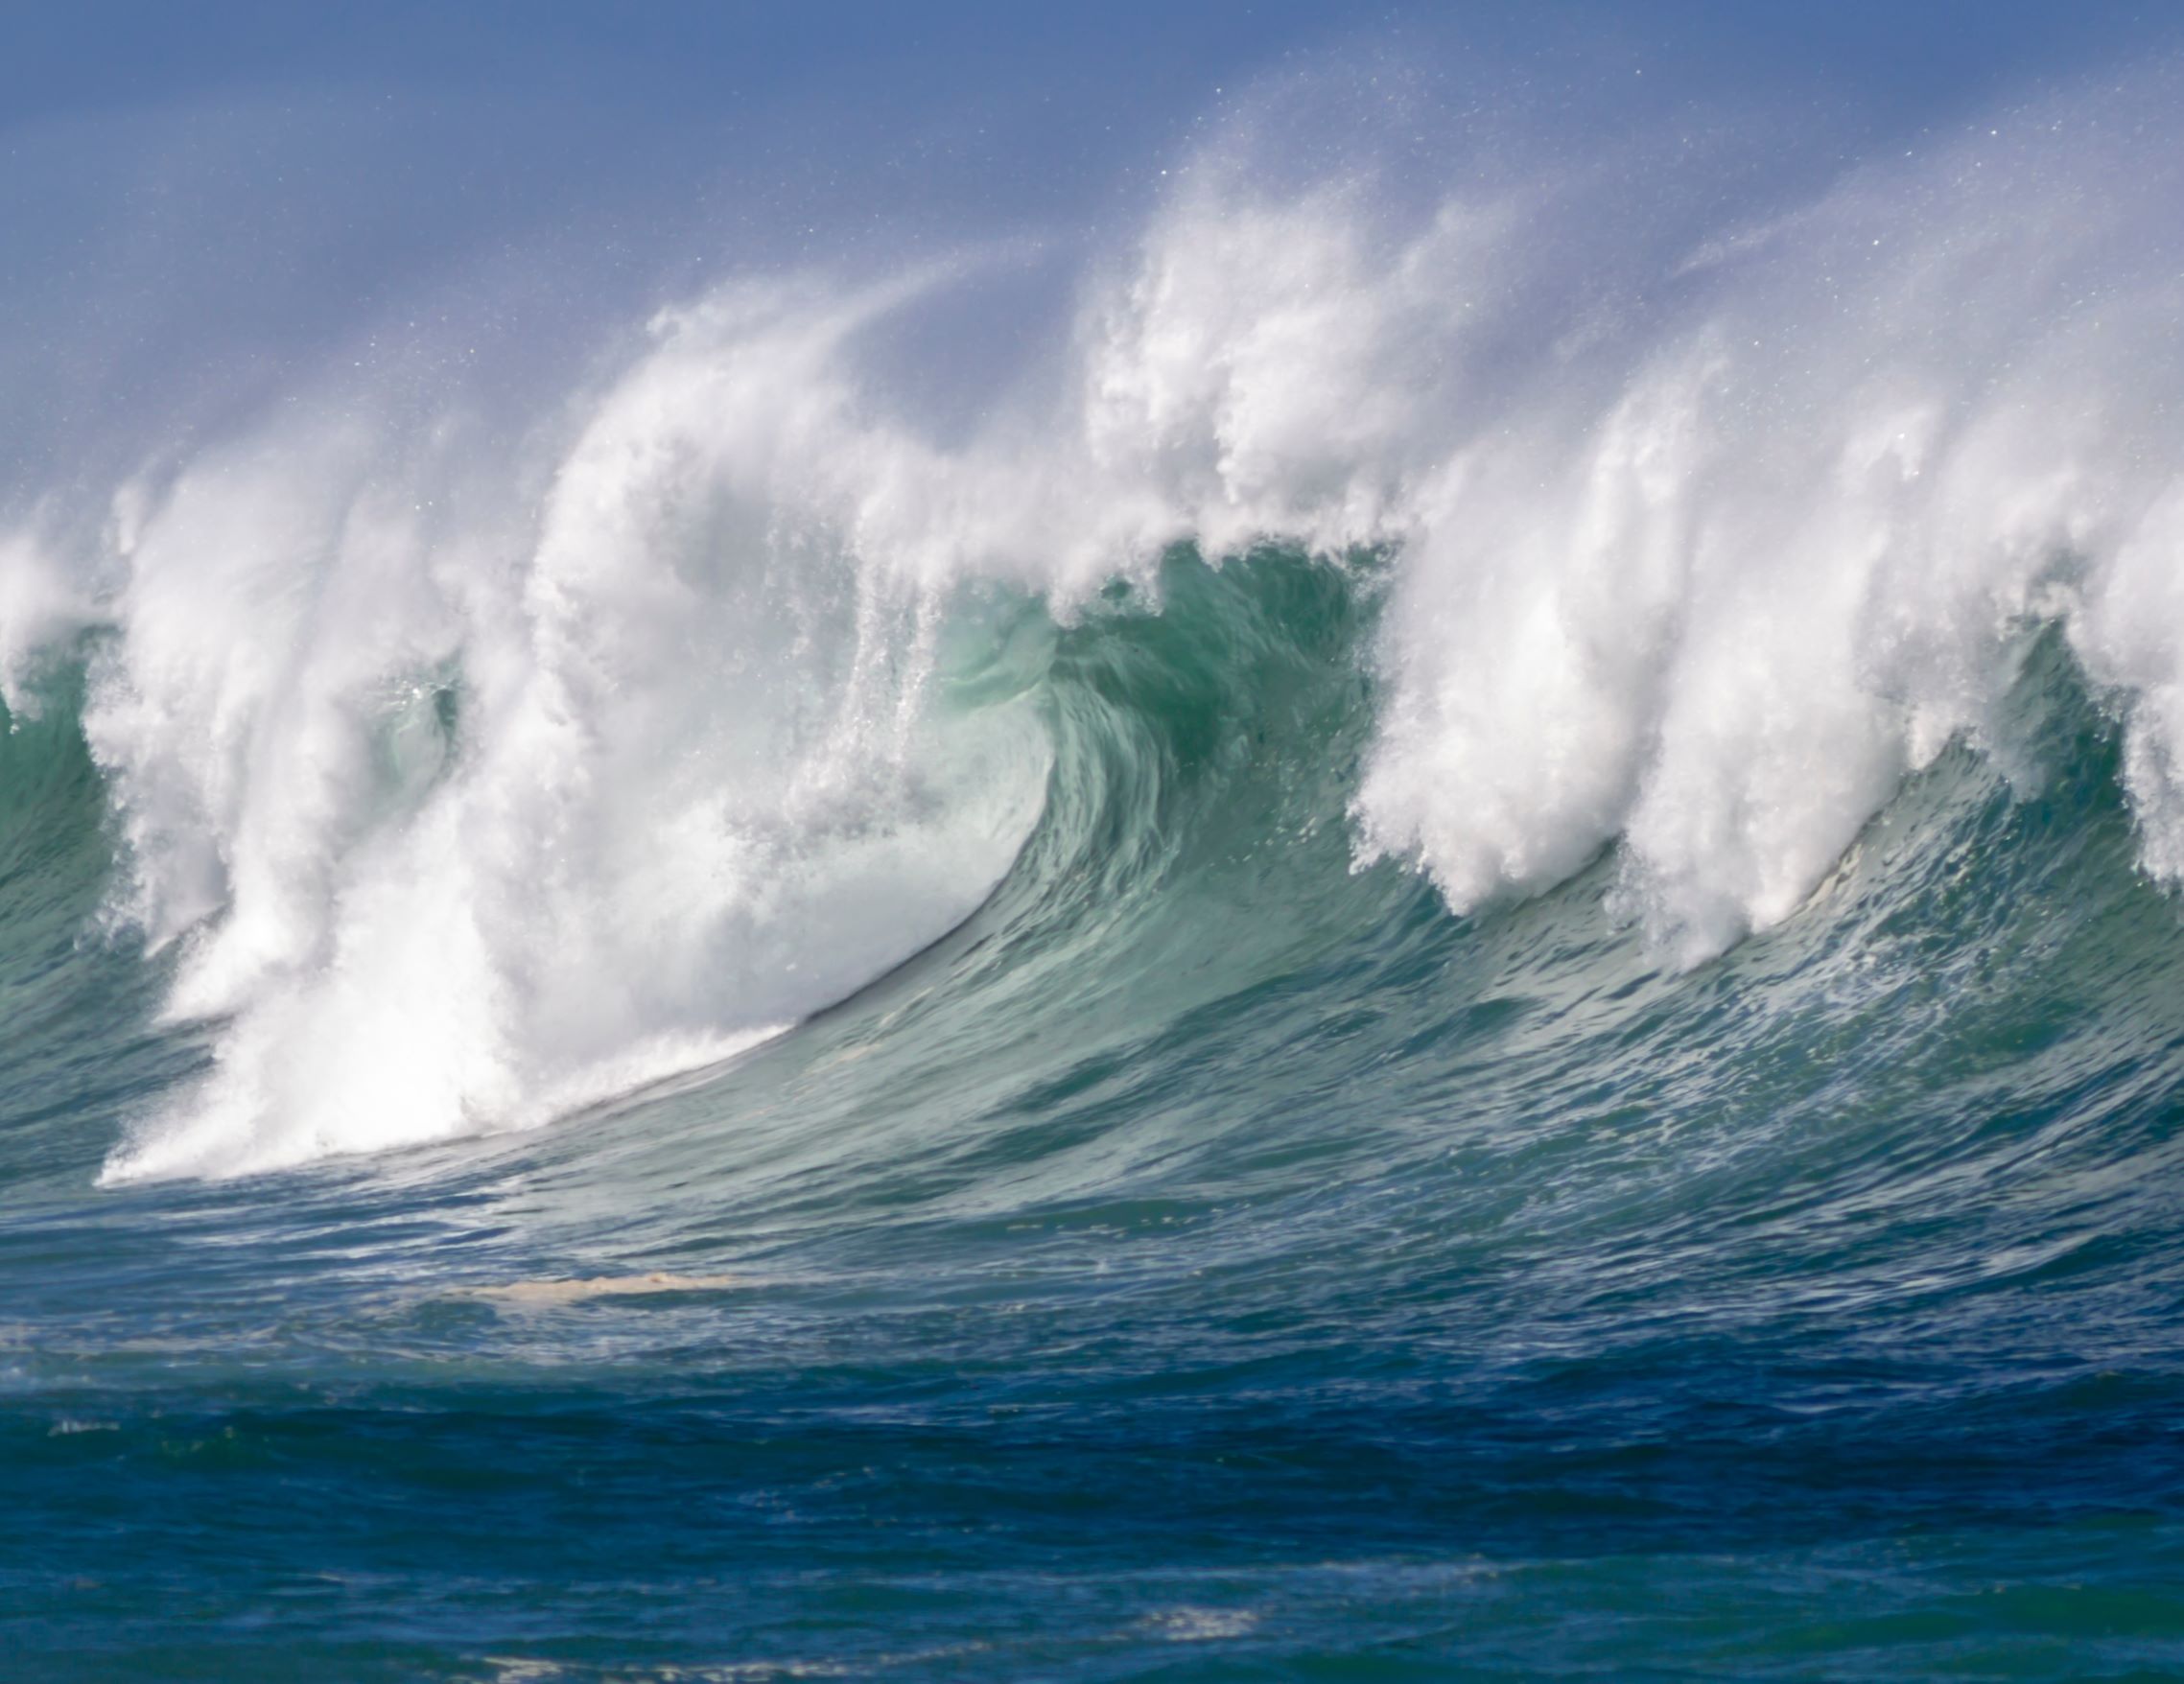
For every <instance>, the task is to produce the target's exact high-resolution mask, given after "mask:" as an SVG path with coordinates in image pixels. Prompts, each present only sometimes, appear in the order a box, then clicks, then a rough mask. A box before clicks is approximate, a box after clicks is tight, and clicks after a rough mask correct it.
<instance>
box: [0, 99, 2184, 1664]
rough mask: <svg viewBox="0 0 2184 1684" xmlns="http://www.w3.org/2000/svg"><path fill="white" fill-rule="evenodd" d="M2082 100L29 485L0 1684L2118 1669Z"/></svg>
mask: <svg viewBox="0 0 2184 1684" xmlns="http://www.w3.org/2000/svg"><path fill="white" fill-rule="evenodd" d="M2174 91H2175V84H2174V79H2173V78H2172V77H2167V76H2165V75H2163V74H2156V73H2153V72H2145V71H2141V72H2134V73H2133V76H2132V77H2130V78H2128V79H2125V80H2124V81H2123V82H2109V83H2104V84H2102V85H2101V86H2099V87H2097V88H2093V89H2090V90H2088V89H2084V88H2080V89H2077V90H2075V91H2065V92H2059V93H2055V94H2054V95H2053V96H2052V97H2048V96H2043V98H2042V100H2040V101H2034V102H2031V103H2029V104H2023V105H2012V106H2009V107H2008V108H1998V109H1996V110H1993V111H1990V112H1983V113H1981V114H1979V116H1978V117H1977V119H1976V120H1967V121H1964V122H1961V123H1956V124H1954V125H1953V126H1951V127H1949V128H1948V129H1946V131H1945V132H1942V131H1937V132H1936V133H1934V134H1932V135H1930V136H1929V137H1927V138H1926V139H1925V140H1923V141H1922V142H1920V144H1918V145H1917V146H1916V147H1914V148H1912V149H1910V150H1904V149H1894V150H1892V151H1891V152H1890V153H1889V154H1888V155H1886V156H1883V155H1879V154H1877V153H1876V154H1873V155H1862V156H1858V157H1854V158H1851V159H1849V160H1847V161H1838V162H1831V163H1830V164H1829V165H1828V167H1826V168H1824V169H1816V170H1813V171H1808V172H1807V173H1806V174H1805V175H1802V176H1800V177H1799V178H1798V179H1797V182H1796V183H1794V184H1793V186H1790V187H1784V186H1782V185H1781V183H1780V182H1779V181H1777V182H1775V184H1774V185H1773V186H1772V187H1771V188H1770V189H1769V190H1768V192H1767V193H1766V194H1761V193H1757V192H1756V191H1753V190H1748V188H1747V187H1737V188H1736V189H1735V191H1733V192H1732V191H1730V188H1729V187H1726V186H1724V185H1723V184H1724V183H1730V184H1734V183H1737V182H1742V181H1743V180H1744V177H1743V176H1742V175H1739V174H1738V171H1739V170H1740V169H1741V168H1742V165H1741V164H1740V162H1739V160H1738V157H1737V152H1738V148H1737V147H1736V146H1735V145H1733V144H1726V143H1725V144H1723V145H1722V146H1720V147H1719V148H1717V149H1716V151H1715V152H1710V153H1708V154H1707V157H1706V158H1703V159H1696V160H1694V158H1693V156H1692V155H1691V154H1690V153H1689V152H1688V150H1686V151H1684V152H1678V153H1677V156H1678V157H1679V158H1681V159H1682V160H1683V161H1682V162H1681V163H1680V164H1679V165H1678V167H1677V168H1675V169H1671V170H1667V171H1665V172H1664V171H1663V170H1662V168H1661V164H1662V159H1661V156H1660V155H1659V154H1658V153H1654V152H1646V153H1644V155H1639V153H1640V152H1643V149H1636V150H1619V151H1615V152H1611V153H1609V154H1605V155H1593V156H1582V157H1581V156H1575V155H1573V154H1572V153H1570V152H1566V151H1565V152H1547V153H1538V152H1527V151H1525V150H1524V149H1522V148H1514V149H1504V150H1502V151H1498V152H1493V153H1492V160H1493V161H1492V163H1491V168H1490V167H1488V166H1487V165H1476V166H1473V165H1467V166H1466V167H1465V168H1464V169H1462V170H1445V171H1443V170H1441V166H1440V165H1439V164H1435V165H1434V166H1433V168H1430V169H1423V170H1421V168H1420V167H1419V166H1417V164H1416V162H1415V160H1414V162H1413V163H1412V164H1410V165H1407V166H1406V167H1405V169H1406V171H1407V173H1406V174H1404V175H1402V178H1401V179H1400V180H1399V181H1396V182H1394V183H1393V184H1392V185H1391V184H1390V181H1389V180H1388V179H1385V178H1377V177H1376V178H1374V182H1368V180H1367V177H1366V175H1364V174H1361V173H1360V172H1359V170H1358V169H1357V168H1355V167H1354V160H1353V161H1351V162H1349V163H1345V164H1344V166H1343V168H1342V169H1340V170H1337V171H1333V172H1331V173H1329V172H1328V171H1325V170H1320V169H1318V168H1317V167H1316V166H1315V168H1313V169H1301V168H1299V167H1297V166H1296V161H1295V160H1294V158H1289V159H1286V160H1283V159H1280V158H1277V159H1275V160H1274V161H1271V162H1270V161H1269V157H1268V152H1267V148H1268V146H1269V145H1271V144H1272V143H1271V142H1268V140H1267V133H1268V132H1275V133H1277V134H1279V131H1280V129H1281V125H1280V123H1279V122H1278V121H1275V120H1274V119H1273V118H1268V119H1266V121H1265V123H1264V125H1263V128H1262V129H1254V128H1253V127H1252V126H1251V124H1249V123H1240V124H1239V125H1237V126H1235V127H1233V128H1232V129H1229V130H1227V131H1225V132H1224V134H1223V135H1222V136H1221V137H1220V138H1217V139H1214V140H1210V141H1208V142H1207V143H1206V144H1205V145H1204V146H1203V148H1201V149H1200V150H1198V151H1195V152H1190V153H1188V154H1187V156H1186V159H1183V160H1179V163H1178V168H1177V170H1176V173H1175V176H1174V178H1173V179H1172V181H1171V182H1170V183H1169V184H1167V185H1165V186H1162V187H1161V188H1160V189H1159V190H1158V192H1156V193H1155V194H1154V195H1153V196H1152V199H1151V201H1150V203H1149V204H1148V205H1147V206H1146V207H1144V208H1143V211H1142V215H1140V216H1138V217H1137V218H1135V219H1134V220H1133V219H1123V225H1120V226H1115V227H1110V228H1108V229H1107V231H1106V232H1104V233H1102V234H1101V235H1099V236H1098V237H1097V238H1096V239H1092V240H1090V241H1088V242H1087V243H1086V244H1085V245H1084V246H1081V247H1076V246H1073V247H1071V248H1070V250H1069V252H1068V253H1066V254H1065V256H1064V258H1063V259H1056V258H1055V257H1054V256H1053V254H1052V252H1051V251H1050V250H1049V251H1046V252H1045V254H1044V255H1040V256H1038V257H1037V258H1036V262H1037V263H1039V264H1044V265H1045V266H1046V268H1045V269H1043V270H1042V271H1041V272H1043V273H1047V274H1049V275H1050V274H1051V272H1052V270H1053V268H1054V265H1055V264H1056V263H1057V262H1060V263H1061V265H1062V267H1063V268H1064V269H1067V270H1068V271H1069V272H1068V276H1067V278H1066V280H1065V282H1064V283H1063V284H1062V286H1061V293H1062V295H1063V297H1064V303H1063V304H1062V306H1061V307H1060V309H1059V311H1058V312H1057V313H1054V314H1053V315H1052V316H1051V318H1050V319H1051V321H1052V322H1053V323H1054V324H1055V325H1054V326H1053V329H1052V331H1051V332H1049V333H1047V334H1045V336H1044V337H1039V336H1037V335H1034V336H1032V337H1031V338H1030V339H1026V340H1025V343H1026V344H1028V345H1030V346H1031V347H1032V348H1031V349H1029V350H1027V351H1025V352H1024V353H1023V354H1022V355H1021V356H1017V355H1013V354H1012V355H1011V356H1010V357H1008V358H1004V359H1002V361H1003V362H1005V363H1008V366H1007V367H1006V368H1005V369H1002V370H1000V371H999V372H993V371H992V370H991V369H989V370H988V372H987V374H986V375H984V376H982V377H981V378H982V379H983V380H984V381H985V384H984V385H983V386H981V387H980V388H979V393H978V396H977V401H976V402H975V403H973V402H968V401H966V400H963V399H962V398H961V393H960V390H959V389H958V388H951V390H953V391H954V392H955V395H954V396H951V397H950V398H949V399H948V400H947V401H943V400H942V399H941V397H939V396H937V395H936V393H938V392H939V390H940V388H941V387H942V386H944V385H946V384H947V383H946V382H945V381H943V380H942V374H943V373H945V372H946V371H947V370H949V369H951V368H954V367H955V366H956V364H957V363H959V362H960V361H961V359H958V358H957V357H956V356H955V354H954V353H953V352H952V351H951V350H950V349H949V346H950V345H951V344H953V343H958V342H963V341H966V340H967V339H968V340H975V339H977V338H978V334H977V332H976V328H977V325H978V324H979V323H980V322H981V321H982V320H985V319H989V318H990V313H991V310H992V306H991V305H990V303H989V302H988V300H990V298H991V297H992V296H993V293H992V292H991V289H993V288H994V287H996V286H998V285H1002V284H1003V283H1005V282H1006V281H1007V279H1008V277H1009V276H1010V275H1012V274H1016V273H1019V272H1020V271H1021V269H1022V265H1023V264H1024V263H1025V262H1027V261H1032V260H1027V259H1026V258H1025V256H1024V253H1023V251H1022V249H1019V248H1017V247H1013V246H1006V245H1005V244H1004V245H1003V246H998V247H997V246H983V247H978V248H975V249H965V250H961V251H955V252H944V253H941V254H938V255H935V254H933V253H932V252H929V251H928V252H923V253H918V254H914V261H913V256H912V255H904V257H903V258H902V260H901V261H899V262H896V261H884V262H878V263H871V262H866V263H863V264H862V265H861V266H859V265H849V266H842V267H836V268H832V269H830V268H826V267H822V266H815V267H810V268H804V269H794V270H783V271H780V272H773V271H770V270H764V269H753V270H747V271H743V272H739V273H736V274H733V275H730V276H727V277H725V278H721V279H716V280H711V281H707V282H706V283H704V284H702V285H697V286H693V287H691V288H688V289H686V290H685V291H684V292H680V293H678V294H677V295H676V296H674V297H673V298H671V299H669V301H668V302H666V303H665V304H663V305H662V306H661V307H660V308H659V309H658V310H657V312H656V313H654V314H652V315H651V316H648V317H645V318H640V319H635V320H631V321H628V322H625V323H622V326H621V328H620V330H618V331H617V332H615V333H612V334H606V335H603V336H602V337H601V339H600V342H599V343H597V344H592V345H587V346H585V347H584V348H583V352H582V356H581V358H580V359H579V360H580V362H581V364H582V365H581V367H580V368H577V369H576V370H575V372H573V373H571V374H570V375H569V376H568V378H567V379H566V380H565V381H562V382H561V383H560V384H558V385H554V384H552V383H551V382H546V381H543V380H541V379H533V380H531V381H530V383H529V384H528V386H524V387H523V388H522V390H521V392H520V394H518V396H516V397H510V396H507V395H506V394H505V393H504V394H503V395H502V396H501V397H500V398H498V399H494V398H491V397H490V395H488V397H487V398H481V397H479V396H478V394H477V392H476V391H475V390H471V389H469V388H466V387H464V386H462V385H461V383H460V382H459V381H457V380H455V379H454V377H447V378H445V379H443V378H442V377H441V376H440V375H439V374H437V373H434V375H433V376H432V377H431V378H426V377H425V375H424V374H422V373H420V368H421V367H423V363H421V362H420V357H421V353H419V352H418V351H417V350H416V346H415V344H414V343H412V344H411V348H410V349H409V350H408V351H405V352H404V353H403V354H402V356H401V357H399V358H396V359H395V362H396V363H398V364H399V365H398V366H397V367H395V368H394V370H393V372H392V373H389V372H388V365H387V363H384V362H382V363H371V362H370V359H369V358H368V357H366V356H364V354H363V352H362V351H361V350H359V354H358V355H357V356H356V357H353V358H352V357H350V356H349V355H348V352H349V350H351V349H358V347H353V346H344V347H343V348H342V351H341V355H339V356H332V357H330V358H329V362H328V366H327V369H326V370H325V371H322V372H320V373H318V374H317V375H314V376H313V377H312V378H311V379H310V380H307V381H296V382H291V383H289V384H287V385H286V386H283V387H282V388H281V390H280V392H279V394H278V396H277V397H276V398H273V399H269V400H267V401H266V402H264V403H263V404H260V405H257V406H255V407H253V406H250V405H240V406H238V405H229V406H226V407H224V408H223V409H221V410H220V411H219V413H218V414H217V415H216V416H214V417H213V419H211V420H209V421H208V420H205V419H204V418H203V417H201V416H200V417H199V418H197V419H196V420H194V421H193V422H192V423H191V424H190V426H189V427H187V428H183V429H178V430H177V431H176V432H175V433H173V435H172V436H171V437H169V438H167V439H166V440H165V442H163V443H162V444H161V445H160V446H159V448H158V449H156V450H153V451H150V452H147V453H144V454H143V455H141V456H135V457H132V458H131V459H130V460H129V461H128V462H127V463H126V464H125V465H124V466H123V467H122V468H121V469H119V470H117V471H116V472H114V473H112V474H106V473H105V470H104V469H103V468H99V469H95V468H93V467H83V468H82V469H81V471H77V472H72V473H71V474H69V475H65V476H50V475H49V476H47V477H46V478H45V479H37V476H36V475H35V474H31V472H30V470H29V469H23V470H22V473H23V474H25V475H29V476H30V479H26V483H30V482H31V481H32V480H35V481H36V482H35V484H32V490H31V492H29V493H25V494H24V495H21V496H13V497H12V501H10V502H9V503H7V505H6V507H7V510H8V511H9V513H8V519H7V521H6V522H5V523H0V697H4V699H5V716H6V721H7V729H6V733H5V735H4V736H0V1516H4V1517H5V1522H6V1524H5V1525H4V1526H0V1634H4V1642H5V1647H6V1649H7V1652H8V1659H7V1660H6V1662H5V1664H4V1666H0V1671H5V1672H7V1673H8V1674H9V1675H10V1676H14V1677H21V1678H25V1679H37V1680H41V1681H42V1680H55V1681H70V1680H84V1681H91V1680H98V1681H102V1684H103V1681H120V1680H145V1681H165V1680H180V1679H204V1680H220V1681H223V1684H248V1681H254V1680H358V1681H365V1680H410V1679H420V1680H422V1679H431V1680H466V1681H475V1684H639V1681H651V1684H669V1681H674V1684H691V1681H695V1680H729V1679H734V1680H770V1679H788V1678H808V1677H821V1678H825V1677H843V1678H865V1677H874V1678H888V1679H905V1680H909V1679H934V1680H940V1679H950V1680H953V1679H978V1678H1040V1679H1047V1678H1053V1679H1087V1680H1092V1679H1121V1678H1141V1677H1147V1678H1162V1679H1178V1680H1181V1679H1198V1678H1206V1679H1214V1678H1220V1679H1228V1678H1235V1679H1277V1678H1281V1679H1290V1678H1295V1679H1330V1680H1331V1679H1353V1678H1354V1679H1390V1680H1394V1679H1442V1678H1449V1677H1458V1676H1462V1677H1484V1678H1496V1677H1507V1678H1518V1677H1538V1676H1587V1675H1598V1676H1613V1677H1637V1678H1647V1677H1658V1678H1672V1677H1674V1678H1683V1677H1718V1678H1739V1679H1746V1678H1797V1679H1820V1678H1826V1679H1842V1678H1864V1677H1890V1678H1894V1677H1920V1678H1932V1677H1962V1678H1996V1679H1999V1678H2087V1677H2114V1678H2123V1677H2163V1676H2177V1675H2184V913H2180V910H2179V900H2178V895H2177V890H2176V884H2177V882H2178V880H2179V878H2180V877H2184V447H2180V445H2179V434H2178V433H2177V426H2178V419H2179V416H2180V415H2184V335H2180V334H2179V333H2178V331H2177V325H2178V323H2179V322H2180V321H2184V222H2179V221H2178V218H2177V211H2176V207H2177V205H2178V204H2179V203H2184V145H2179V144H2177V142H2178V140H2179V138H2180V137H2184V129H2180V126H2179V124H2178V122H2177V120H2176V118H2175V115H2174V113H2175V112H2176V111H2177V110H2179V109H2184V103H2180V102H2178V101H2177V100H2176V98H2175V97H2174ZM1276 114H1277V115H1278V114H1279V102H1277V108H1276ZM1277 150H1279V149H1277ZM1672 150H1673V149H1672ZM1897 151H1901V152H1902V155H1900V156H1898V155H1895V154H1896V152H1897ZM1467 155H1468V154H1467ZM1436 171H1440V172H1441V173H1439V174H1437V173H1436ZM1375 183H1376V184H1375ZM1770 196H1772V197H1770ZM1762 212H1764V214H1762ZM997 275H998V276H999V277H1001V279H1000V281H999V282H997V281H996V279H995V277H996V276H997ZM1004 290H1005V288H1004ZM967 323H968V324H970V327H969V329H968V330H967V329H966V326H965V324H967ZM951 324H952V325H951ZM951 335H952V336H953V339H951ZM367 363H368V364H370V366H369V367H367ZM438 366H439V365H438V364H436V363H435V364H433V367H434V369H437V368H438ZM359 370H364V372H362V373H360V372H358V371H359ZM542 394H543V395H542Z"/></svg>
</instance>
